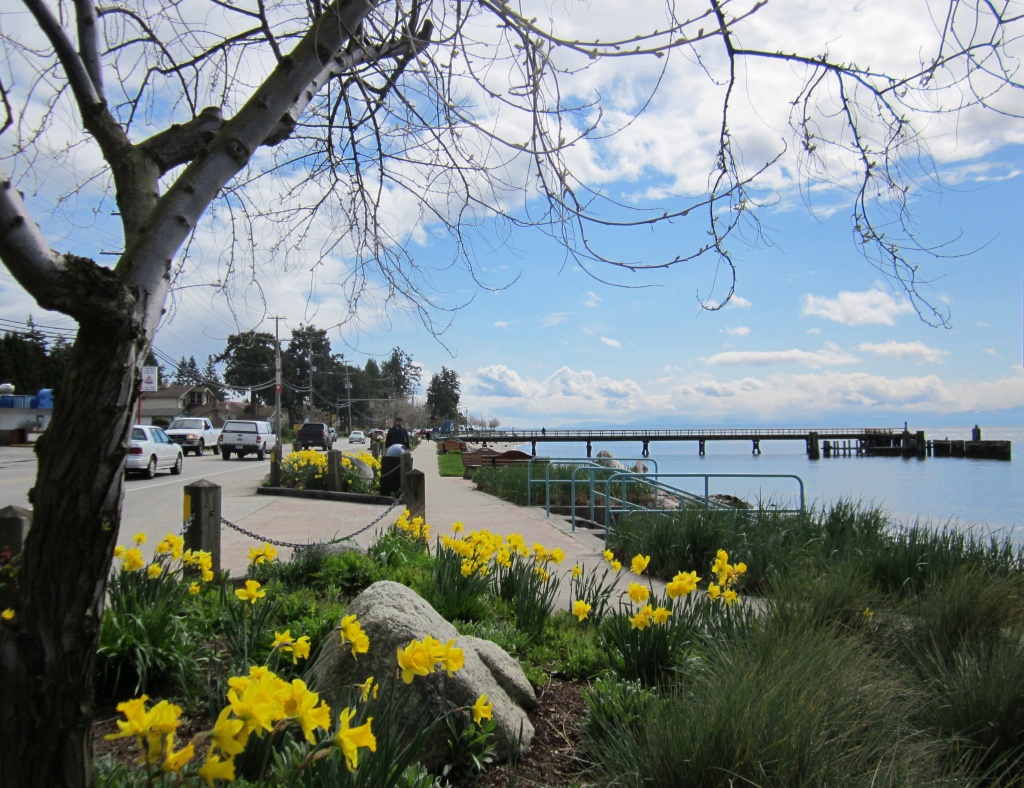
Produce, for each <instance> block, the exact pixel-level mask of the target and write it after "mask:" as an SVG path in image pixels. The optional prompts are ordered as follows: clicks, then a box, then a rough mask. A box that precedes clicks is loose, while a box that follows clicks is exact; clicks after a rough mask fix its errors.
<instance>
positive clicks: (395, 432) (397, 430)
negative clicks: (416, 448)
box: [384, 416, 412, 452]
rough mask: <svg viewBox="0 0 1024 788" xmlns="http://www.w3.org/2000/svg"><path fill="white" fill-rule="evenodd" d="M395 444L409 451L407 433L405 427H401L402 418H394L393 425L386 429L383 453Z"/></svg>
mask: <svg viewBox="0 0 1024 788" xmlns="http://www.w3.org/2000/svg"><path fill="white" fill-rule="evenodd" d="M396 444H400V445H402V446H404V447H405V448H406V449H411V448H412V447H411V446H409V433H408V432H407V431H406V429H405V427H403V426H402V417H401V416H395V422H394V424H393V425H392V426H391V427H390V428H389V429H388V434H387V435H385V436H384V450H385V452H386V451H387V450H388V449H389V448H390V447H391V446H394V445H396Z"/></svg>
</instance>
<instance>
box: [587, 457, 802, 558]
mask: <svg viewBox="0 0 1024 788" xmlns="http://www.w3.org/2000/svg"><path fill="white" fill-rule="evenodd" d="M649 477H655V478H658V477H660V478H668V479H703V480H704V496H703V498H701V497H700V496H698V495H695V494H694V493H688V492H686V491H685V490H679V489H677V488H674V487H669V486H668V485H665V486H663V487H662V489H666V488H667V489H670V490H672V491H673V492H672V494H673V495H679V494H680V493H682V497H684V498H686V499H689V500H691V501H697V502H703V504H704V508H705V509H715V510H719V511H734V512H736V513H737V514H747V513H749V512H748V510H744V509H734V508H732V507H730V506H727V505H726V504H720V503H717V502H715V501H713V500H712V499H711V496H710V480H711V479H795V480H796V483H797V486H798V488H799V490H800V508H799V509H776V510H775V511H776V512H778V513H780V514H802V513H803V512H804V511H806V496H805V493H804V481H803V479H801V478H800V477H799V476H796V475H795V474H791V473H652V474H646V473H626V472H621V473H614V474H612V475H611V476H609V477H608V478H607V479H605V482H604V484H605V493H604V542H605V546H606V547H607V546H608V532H609V531H610V530H611V517H612V513H613V512H618V513H620V514H621V513H625V512H651V513H655V514H670V513H671V512H672V511H678V510H670V509H652V508H650V507H644V506H639V505H637V504H630V503H629V501H628V500H626V483H627V481H628V480H630V479H635V480H637V481H639V482H640V483H641V484H646V485H651V482H650V481H649ZM620 480H621V482H622V498H621V499H616V498H613V497H612V494H611V486H612V483H613V482H618V481H620ZM612 501H619V503H621V504H622V508H620V509H613V507H612V505H611V502H612ZM574 528H575V525H574Z"/></svg>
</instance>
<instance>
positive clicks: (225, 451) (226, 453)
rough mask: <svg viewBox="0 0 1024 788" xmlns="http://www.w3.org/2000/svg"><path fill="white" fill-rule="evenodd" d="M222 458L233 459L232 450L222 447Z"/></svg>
mask: <svg viewBox="0 0 1024 788" xmlns="http://www.w3.org/2000/svg"><path fill="white" fill-rule="evenodd" d="M220 458H221V459H222V460H230V459H231V450H230V449H221V450H220Z"/></svg>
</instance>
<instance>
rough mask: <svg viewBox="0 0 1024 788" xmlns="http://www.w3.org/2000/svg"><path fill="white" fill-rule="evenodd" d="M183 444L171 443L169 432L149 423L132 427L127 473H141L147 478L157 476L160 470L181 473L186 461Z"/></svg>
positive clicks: (126, 465)
mask: <svg viewBox="0 0 1024 788" xmlns="http://www.w3.org/2000/svg"><path fill="white" fill-rule="evenodd" d="M183 458H184V455H183V454H182V452H181V446H179V445H178V444H177V443H171V439H170V438H168V437H167V433H166V432H164V431H163V430H162V429H160V428H159V427H153V426H150V425H149V424H136V425H135V426H134V427H132V439H131V442H130V443H129V444H128V458H127V460H126V461H125V466H124V471H125V475H128V474H131V473H141V474H142V475H143V476H145V477H146V478H147V479H152V478H153V477H154V476H156V472H157V471H158V470H168V471H170V472H171V473H173V474H175V475H177V474H179V473H181V466H182V464H183V462H184V459H183Z"/></svg>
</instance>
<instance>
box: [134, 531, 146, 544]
mask: <svg viewBox="0 0 1024 788" xmlns="http://www.w3.org/2000/svg"><path fill="white" fill-rule="evenodd" d="M132 541H133V542H135V544H138V545H142V544H145V543H146V534H145V533H143V532H142V531H139V532H138V533H137V534H135V536H133V537H132Z"/></svg>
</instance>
